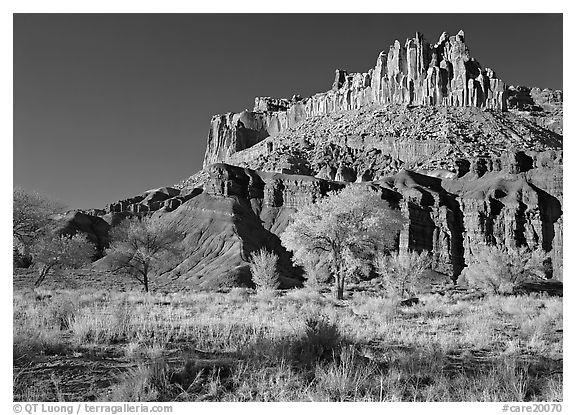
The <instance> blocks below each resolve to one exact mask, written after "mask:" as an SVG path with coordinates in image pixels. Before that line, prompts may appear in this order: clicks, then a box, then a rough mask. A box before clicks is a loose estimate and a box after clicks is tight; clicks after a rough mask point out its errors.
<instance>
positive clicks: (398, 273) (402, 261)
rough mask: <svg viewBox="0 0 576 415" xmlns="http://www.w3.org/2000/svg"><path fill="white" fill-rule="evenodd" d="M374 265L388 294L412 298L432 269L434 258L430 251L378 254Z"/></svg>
mask: <svg viewBox="0 0 576 415" xmlns="http://www.w3.org/2000/svg"><path fill="white" fill-rule="evenodd" d="M374 265H375V268H376V272H377V273H378V274H379V275H380V277H381V278H382V281H383V282H384V287H385V289H386V291H387V292H388V294H392V295H398V296H400V297H403V296H409V297H412V296H414V295H416V293H417V291H418V288H419V285H420V284H421V282H422V279H423V277H424V275H425V273H426V271H427V270H428V269H430V268H431V267H432V257H431V256H430V253H429V252H428V251H422V252H420V253H418V252H414V251H408V252H402V253H401V252H392V253H391V254H390V255H384V254H378V255H377V256H376V259H375V261H374Z"/></svg>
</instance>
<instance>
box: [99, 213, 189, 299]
mask: <svg viewBox="0 0 576 415" xmlns="http://www.w3.org/2000/svg"><path fill="white" fill-rule="evenodd" d="M184 236H185V235H184V234H183V233H182V232H181V231H180V230H179V229H178V227H177V226H175V225H173V224H171V223H168V222H166V221H164V220H162V219H160V218H158V217H154V216H148V217H143V218H133V219H125V220H124V221H123V222H122V223H121V224H120V225H118V226H117V227H115V228H114V229H112V231H111V233H110V237H111V243H110V248H108V249H107V250H106V254H107V256H106V258H107V259H106V261H107V263H108V265H109V266H110V268H111V269H112V270H113V271H115V272H125V273H127V274H129V275H130V276H132V277H134V278H135V279H136V280H137V281H139V282H140V283H141V284H142V285H143V286H144V290H145V291H146V292H148V291H149V284H150V277H151V276H153V275H155V274H156V273H157V272H158V271H160V269H161V268H162V265H164V266H165V265H167V264H169V263H171V262H173V263H175V262H176V261H178V260H179V259H180V258H181V256H182V254H183V250H184V247H183V243H182V242H183V240H184Z"/></svg>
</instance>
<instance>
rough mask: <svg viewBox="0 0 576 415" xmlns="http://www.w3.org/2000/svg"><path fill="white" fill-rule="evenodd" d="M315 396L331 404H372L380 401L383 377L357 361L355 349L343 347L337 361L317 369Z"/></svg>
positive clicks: (370, 367) (372, 367) (374, 369)
mask: <svg viewBox="0 0 576 415" xmlns="http://www.w3.org/2000/svg"><path fill="white" fill-rule="evenodd" d="M314 378H315V388H314V389H315V390H314V392H315V393H314V395H315V396H316V397H317V398H319V399H320V400H327V401H340V402H343V401H362V400H368V401H372V400H375V398H376V397H378V393H379V392H380V386H381V383H380V381H381V379H382V377H381V374H380V373H379V372H378V370H377V368H376V367H375V366H374V365H372V364H365V363H363V362H360V361H359V360H358V359H357V356H356V351H355V349H354V347H350V346H348V347H343V348H342V349H341V350H340V352H339V354H338V356H337V358H335V359H334V360H332V361H331V362H329V363H327V364H324V365H317V366H316V370H315V373H314Z"/></svg>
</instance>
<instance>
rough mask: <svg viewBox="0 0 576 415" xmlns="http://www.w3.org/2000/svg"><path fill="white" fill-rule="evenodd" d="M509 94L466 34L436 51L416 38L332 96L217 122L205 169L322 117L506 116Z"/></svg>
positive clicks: (339, 83) (263, 105)
mask: <svg viewBox="0 0 576 415" xmlns="http://www.w3.org/2000/svg"><path fill="white" fill-rule="evenodd" d="M507 91H508V90H507V87H506V85H505V84H504V82H503V81H502V80H500V79H498V78H497V77H496V74H495V72H494V71H493V70H491V69H489V68H486V69H482V67H481V66H480V64H479V63H478V62H477V61H476V60H475V59H474V58H472V57H470V53H469V51H468V48H467V46H466V44H465V43H464V32H462V31H460V32H459V33H458V34H457V35H455V36H448V34H446V33H443V34H442V35H441V36H440V39H439V40H438V42H437V43H436V44H434V45H431V44H429V43H428V42H427V41H426V40H425V39H424V37H423V35H422V34H421V33H416V36H415V37H414V38H413V39H408V40H406V42H405V44H404V46H402V45H401V44H400V42H399V41H395V42H394V44H393V45H392V46H390V49H389V51H388V53H385V52H381V53H380V54H379V55H378V58H377V59H376V66H375V67H374V68H372V69H370V70H369V71H368V72H364V73H348V72H347V71H344V70H336V75H335V79H334V83H333V84H332V89H331V90H330V91H327V92H323V93H319V94H315V95H313V96H311V97H309V98H306V99H302V98H301V97H299V96H294V97H292V99H276V98H269V97H257V98H256V99H255V103H254V109H253V111H243V112H241V113H238V114H232V113H229V114H225V115H216V116H214V117H213V118H212V122H211V127H210V133H209V136H208V144H207V149H206V157H205V159H204V167H207V166H208V165H209V164H211V163H216V162H220V161H225V160H226V158H227V157H228V156H230V155H231V154H233V153H234V152H237V151H240V150H244V149H246V148H249V147H251V146H252V145H254V144H256V143H257V142H259V141H261V140H263V139H264V138H266V137H268V136H270V135H275V134H277V133H280V132H283V131H285V130H286V129H287V128H290V127H294V126H295V125H297V124H298V123H300V122H302V121H304V120H306V119H309V118H311V117H316V116H318V115H325V114H330V113H334V112H339V111H350V110H357V109H360V108H362V107H365V106H368V105H385V104H401V105H419V106H452V107H478V108H486V109H496V110H505V109H506V104H507Z"/></svg>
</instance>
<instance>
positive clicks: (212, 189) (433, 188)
mask: <svg viewBox="0 0 576 415" xmlns="http://www.w3.org/2000/svg"><path fill="white" fill-rule="evenodd" d="M461 164H462V166H463V168H462V170H461V171H460V172H459V175H457V176H451V177H444V176H443V175H441V174H440V175H436V177H435V176H433V175H427V174H422V173H417V172H414V171H409V170H401V171H400V172H399V173H397V174H395V175H393V176H390V177H387V178H383V179H381V180H378V181H373V182H368V183H361V184H358V183H354V184H353V183H350V184H347V183H345V182H338V181H333V180H325V179H320V178H315V177H311V176H304V175H291V174H281V173H273V172H262V171H256V170H252V169H247V168H241V167H237V166H231V165H227V164H222V163H219V164H214V165H211V166H209V168H208V169H207V171H206V172H207V176H208V178H207V179H206V181H205V183H204V186H203V187H204V190H200V189H197V190H196V191H195V192H193V193H191V196H190V198H189V199H188V200H187V201H185V202H184V203H183V204H182V205H181V206H179V207H177V208H176V209H174V210H172V211H170V210H169V209H168V208H167V207H166V206H163V207H161V208H160V209H159V210H158V211H156V212H155V213H154V214H156V215H160V216H162V217H163V218H165V220H167V221H171V222H174V223H179V224H180V225H182V226H184V228H185V231H186V234H187V236H186V246H187V252H186V259H185V260H184V261H183V262H182V263H181V264H180V265H178V266H177V267H176V268H173V269H166V270H164V272H163V276H162V278H163V280H164V281H172V282H171V284H172V283H173V284H176V285H178V284H184V285H199V286H202V287H220V286H223V285H250V276H249V271H248V261H249V257H250V255H251V253H252V252H254V251H255V250H257V249H259V248H261V247H266V249H269V250H272V251H274V252H276V253H277V254H278V255H279V257H280V259H281V270H282V273H283V275H284V280H283V281H284V283H283V284H284V286H292V285H295V284H298V281H299V280H301V278H302V274H301V270H299V269H297V268H294V267H293V266H292V264H291V262H290V255H289V254H288V253H287V252H286V251H285V249H284V248H283V247H282V246H281V244H280V241H279V236H280V235H281V233H282V232H283V231H284V229H285V228H286V226H287V225H288V224H289V222H290V218H291V216H292V215H293V214H294V213H295V212H296V211H297V210H298V209H299V208H301V207H303V206H307V205H309V204H310V203H314V202H315V201H316V200H318V199H319V198H321V197H323V196H325V195H326V194H327V193H328V192H330V191H333V190H338V189H341V188H342V187H343V186H346V185H353V186H367V187H369V188H371V189H372V190H374V191H377V192H379V193H380V194H381V196H382V198H384V199H386V200H388V201H389V202H390V204H391V205H392V206H393V207H395V208H397V209H400V210H401V211H402V212H403V214H404V215H405V217H406V218H407V219H408V222H407V224H406V226H405V227H404V229H403V230H402V231H401V232H400V234H399V236H398V244H399V245H398V248H399V249H400V250H403V251H404V250H416V251H421V250H428V251H430V252H431V253H432V254H433V257H434V268H435V270H436V271H437V272H439V273H441V274H444V275H446V278H447V279H454V280H455V279H456V278H457V276H458V275H459V274H460V272H461V271H462V269H463V268H464V267H465V266H466V264H467V263H468V262H469V260H470V258H471V256H473V255H474V254H475V253H476V250H477V249H478V247H479V246H481V245H482V244H495V245H504V246H510V247H521V246H526V247H528V248H530V249H536V248H542V249H544V251H546V252H548V253H549V255H550V257H551V260H552V265H553V275H554V277H555V278H558V279H561V278H562V275H561V272H562V209H563V208H562V169H561V167H560V166H561V153H557V152H553V151H549V152H547V153H536V154H533V155H527V154H523V153H522V154H520V153H519V154H513V155H511V156H510V157H509V158H508V159H507V161H506V163H504V164H499V163H497V162H495V161H494V160H488V159H486V160H482V159H478V160H473V161H469V160H462V163H461ZM150 213H151V212H149V214H150Z"/></svg>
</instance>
